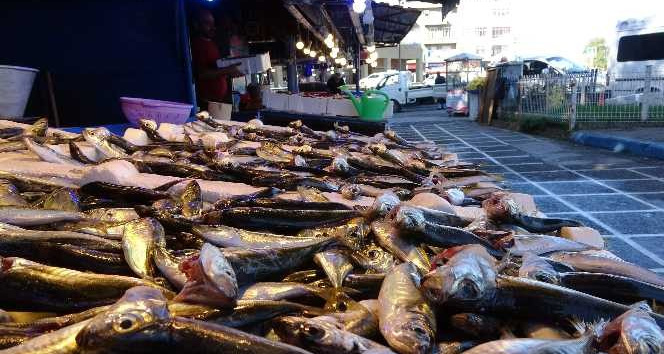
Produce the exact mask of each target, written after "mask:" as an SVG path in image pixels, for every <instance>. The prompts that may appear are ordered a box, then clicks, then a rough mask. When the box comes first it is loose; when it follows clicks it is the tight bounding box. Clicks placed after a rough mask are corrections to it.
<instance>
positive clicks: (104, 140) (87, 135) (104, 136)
mask: <svg viewBox="0 0 664 354" xmlns="http://www.w3.org/2000/svg"><path fill="white" fill-rule="evenodd" d="M81 135H82V136H83V138H84V139H85V141H87V142H88V143H89V144H90V145H92V146H94V148H95V150H97V152H99V153H100V154H101V155H102V156H104V157H105V158H107V159H112V158H127V157H129V155H128V154H127V152H126V151H124V150H123V149H122V148H120V147H119V146H117V145H114V144H112V143H111V142H110V137H111V132H109V131H108V129H106V128H85V129H83V131H82V132H81Z"/></svg>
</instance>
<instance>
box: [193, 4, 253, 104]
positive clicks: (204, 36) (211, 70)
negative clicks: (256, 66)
mask: <svg viewBox="0 0 664 354" xmlns="http://www.w3.org/2000/svg"><path fill="white" fill-rule="evenodd" d="M193 27H194V35H195V37H194V38H193V39H192V41H191V55H192V57H193V67H194V75H195V78H196V89H197V91H198V98H199V100H201V101H202V102H203V105H204V107H205V105H207V102H210V101H213V102H225V103H230V90H229V78H230V77H239V76H243V75H244V74H243V73H242V72H240V71H239V70H238V69H237V67H236V66H229V67H226V68H218V67H217V60H218V59H221V55H220V53H219V48H218V47H217V45H216V44H215V42H214V39H215V36H216V34H217V28H216V26H215V21H214V16H212V13H211V12H210V11H208V10H206V9H199V10H198V11H197V12H196V13H195V16H194V23H193Z"/></svg>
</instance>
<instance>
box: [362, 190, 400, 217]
mask: <svg viewBox="0 0 664 354" xmlns="http://www.w3.org/2000/svg"><path fill="white" fill-rule="evenodd" d="M400 202H401V201H400V200H399V197H397V196H396V194H394V193H393V192H386V193H383V194H382V195H380V196H378V197H376V199H375V200H374V202H373V204H372V205H371V207H369V210H368V212H367V215H368V216H369V217H372V218H381V217H383V216H385V215H387V214H389V212H390V211H392V209H394V208H395V207H396V206H397V205H399V203H400Z"/></svg>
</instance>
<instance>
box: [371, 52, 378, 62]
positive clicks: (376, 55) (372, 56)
mask: <svg viewBox="0 0 664 354" xmlns="http://www.w3.org/2000/svg"><path fill="white" fill-rule="evenodd" d="M369 58H371V60H372V61H375V60H376V59H378V53H376V52H373V53H371V54H369Z"/></svg>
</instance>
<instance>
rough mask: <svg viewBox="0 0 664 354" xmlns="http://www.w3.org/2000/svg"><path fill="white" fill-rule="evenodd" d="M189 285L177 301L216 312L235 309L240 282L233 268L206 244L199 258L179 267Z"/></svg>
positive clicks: (181, 292)
mask: <svg viewBox="0 0 664 354" xmlns="http://www.w3.org/2000/svg"><path fill="white" fill-rule="evenodd" d="M180 270H182V272H184V273H185V274H186V276H187V282H186V283H185V284H184V286H183V287H182V290H180V293H179V294H178V295H177V296H176V297H175V298H174V300H175V301H182V302H189V303H195V304H201V305H207V306H212V307H216V308H232V307H233V306H235V301H236V300H237V297H238V294H239V291H238V282H237V278H236V276H235V271H234V270H233V267H232V266H231V264H230V263H229V261H228V260H226V257H224V254H223V253H222V252H221V251H220V250H219V249H218V248H217V247H215V246H213V245H211V244H209V243H206V244H204V245H203V247H202V248H201V251H200V253H199V254H198V255H196V256H193V257H191V258H189V259H187V260H186V261H184V262H183V263H182V264H181V265H180Z"/></svg>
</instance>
